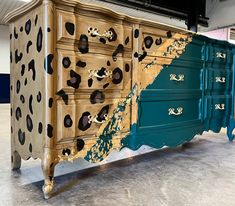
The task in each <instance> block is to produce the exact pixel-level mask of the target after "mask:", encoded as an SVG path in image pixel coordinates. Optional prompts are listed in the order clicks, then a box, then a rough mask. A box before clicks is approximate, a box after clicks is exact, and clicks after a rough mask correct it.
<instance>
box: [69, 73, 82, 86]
mask: <svg viewBox="0 0 235 206" xmlns="http://www.w3.org/2000/svg"><path fill="white" fill-rule="evenodd" d="M80 83H81V76H80V75H79V74H77V73H76V72H75V71H73V70H71V71H70V80H68V81H67V85H68V86H70V87H73V88H74V89H78V88H79V85H80Z"/></svg>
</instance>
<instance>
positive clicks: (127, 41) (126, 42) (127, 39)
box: [125, 36, 130, 45]
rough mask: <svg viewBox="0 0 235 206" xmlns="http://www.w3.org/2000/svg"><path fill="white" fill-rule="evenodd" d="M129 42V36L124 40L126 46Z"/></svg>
mask: <svg viewBox="0 0 235 206" xmlns="http://www.w3.org/2000/svg"><path fill="white" fill-rule="evenodd" d="M129 41H130V38H129V36H128V37H127V38H126V40H125V45H127V44H128V43H129Z"/></svg>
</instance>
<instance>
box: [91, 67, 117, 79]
mask: <svg viewBox="0 0 235 206" xmlns="http://www.w3.org/2000/svg"><path fill="white" fill-rule="evenodd" d="M98 72H99V70H91V69H90V70H88V73H89V78H91V77H97V78H101V79H103V78H107V77H109V78H112V75H113V71H110V70H108V71H104V74H103V75H99V74H98Z"/></svg>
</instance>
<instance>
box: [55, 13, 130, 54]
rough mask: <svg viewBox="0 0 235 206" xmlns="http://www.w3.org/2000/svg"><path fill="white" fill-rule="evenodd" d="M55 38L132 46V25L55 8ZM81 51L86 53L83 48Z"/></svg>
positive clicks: (115, 45)
mask: <svg viewBox="0 0 235 206" xmlns="http://www.w3.org/2000/svg"><path fill="white" fill-rule="evenodd" d="M57 19H58V22H57V40H58V41H75V40H78V41H83V43H82V44H83V46H85V41H89V43H95V44H99V45H109V46H114V47H117V46H118V45H119V44H122V45H123V46H124V47H126V48H132V27H130V26H124V25H122V23H115V22H112V21H109V20H107V19H102V18H99V17H86V16H81V15H78V14H73V13H69V12H65V11H61V10H57ZM81 52H82V53H87V52H88V51H86V49H85V48H83V49H81Z"/></svg>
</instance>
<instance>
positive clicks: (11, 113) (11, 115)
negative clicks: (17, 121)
mask: <svg viewBox="0 0 235 206" xmlns="http://www.w3.org/2000/svg"><path fill="white" fill-rule="evenodd" d="M12 113H13V112H12V108H11V116H12Z"/></svg>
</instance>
